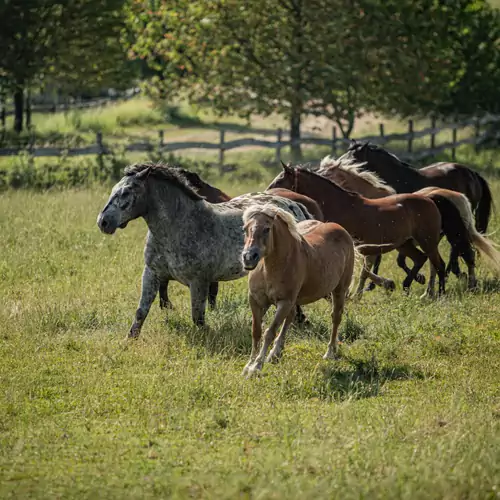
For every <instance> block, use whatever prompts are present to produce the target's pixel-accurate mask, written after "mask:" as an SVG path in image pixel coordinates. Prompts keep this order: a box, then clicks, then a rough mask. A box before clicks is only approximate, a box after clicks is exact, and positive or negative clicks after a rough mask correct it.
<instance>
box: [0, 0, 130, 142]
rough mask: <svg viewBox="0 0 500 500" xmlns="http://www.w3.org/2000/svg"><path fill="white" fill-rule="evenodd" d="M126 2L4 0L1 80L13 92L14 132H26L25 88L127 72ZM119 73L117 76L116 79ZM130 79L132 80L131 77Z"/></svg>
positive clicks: (0, 7)
mask: <svg viewBox="0 0 500 500" xmlns="http://www.w3.org/2000/svg"><path fill="white" fill-rule="evenodd" d="M124 1H125V0H102V1H101V0H59V1H57V0H56V1H54V0H25V1H23V2H19V1H16V0H4V1H3V2H1V3H0V46H2V48H3V49H4V50H3V53H2V58H0V78H2V80H3V81H4V82H5V86H6V87H7V88H8V89H9V90H10V91H11V92H12V93H13V97H14V106H15V121H14V128H15V130H16V131H17V132H21V131H22V128H23V113H24V90H25V89H26V88H27V87H29V86H41V85H43V83H44V82H46V81H47V79H50V80H52V81H57V82H58V83H59V84H61V85H62V86H64V87H66V88H69V87H72V86H74V85H75V84H77V85H79V86H80V87H82V86H85V85H87V86H92V85H99V84H102V83H105V82H106V81H107V82H109V81H110V80H113V81H114V82H119V81H120V76H122V75H123V74H127V73H126V70H127V69H128V68H127V65H126V53H125V49H123V47H122V46H121V44H120V32H121V30H122V28H123V27H124V18H123V3H124ZM117 75H118V76H117ZM127 77H128V78H129V76H127Z"/></svg>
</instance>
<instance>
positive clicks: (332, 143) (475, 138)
mask: <svg viewBox="0 0 500 500" xmlns="http://www.w3.org/2000/svg"><path fill="white" fill-rule="evenodd" d="M499 122H500V116H499V115H488V116H485V117H483V118H481V119H478V118H471V119H468V120H464V121H461V122H455V123H451V124H445V125H441V126H439V127H438V126H436V120H434V119H433V120H431V125H430V127H427V128H424V129H422V130H414V124H413V121H412V120H410V121H409V122H408V132H406V133H397V134H385V130H384V125H383V124H380V127H379V130H380V133H379V134H378V135H372V136H366V137H360V138H357V140H359V141H369V142H372V143H375V144H379V145H385V144H387V143H389V142H392V141H405V142H406V151H404V152H401V153H398V154H399V156H400V157H401V158H402V159H405V160H407V161H418V160H421V159H423V158H426V157H432V156H435V155H436V154H438V153H441V152H443V151H447V150H451V156H452V158H453V159H455V155H456V149H457V148H458V147H459V146H461V145H463V144H475V145H477V144H479V143H480V142H481V141H482V140H483V139H485V138H486V137H489V135H488V133H487V131H486V130H485V129H484V126H485V125H491V124H493V123H499ZM464 129H469V130H470V132H471V134H470V135H469V136H468V137H465V138H463V139H461V140H458V139H457V135H458V131H459V130H464ZM445 130H451V132H452V139H451V141H449V142H445V143H443V144H440V145H437V144H436V136H437V134H439V133H441V132H443V131H445ZM225 133H226V131H225V130H220V131H219V142H216V143H211V142H196V141H193V142H165V135H164V132H163V131H162V130H160V131H159V133H158V140H157V141H156V142H135V143H132V144H128V145H126V146H124V147H123V146H113V145H108V144H105V142H104V139H103V135H102V133H101V132H97V134H96V142H95V144H93V145H90V146H85V147H81V148H61V147H37V146H35V145H34V142H33V141H32V142H31V144H28V145H27V146H26V147H24V148H16V147H7V148H1V149H0V156H15V155H18V154H20V153H27V154H28V155H31V156H33V157H43V156H46V157H50V156H82V155H98V156H103V155H108V154H112V152H113V151H115V150H118V149H119V150H120V151H124V152H147V153H158V154H160V153H170V152H174V151H181V150H189V149H207V150H215V151H218V152H219V165H220V166H223V165H224V153H225V152H226V151H229V150H233V149H237V148H241V147H248V146H255V147H261V148H271V149H274V150H275V152H276V162H278V163H279V162H280V160H281V153H282V150H283V149H284V148H286V147H289V146H291V145H292V141H290V140H283V131H282V130H281V129H278V130H277V131H276V140H275V141H270V140H265V139H255V138H252V137H248V138H242V139H235V140H231V141H226V139H225ZM427 136H430V147H428V148H425V149H422V148H419V150H418V151H415V148H414V141H415V139H421V138H423V137H427ZM299 142H300V144H302V145H317V146H328V147H330V148H331V151H332V154H333V155H336V154H337V152H338V150H339V149H340V148H342V147H343V146H344V147H345V146H348V145H349V144H350V140H349V139H345V138H342V137H338V136H337V129H336V127H334V128H333V133H332V137H331V138H330V139H328V138H320V137H304V138H302V139H301V140H300V141H299Z"/></svg>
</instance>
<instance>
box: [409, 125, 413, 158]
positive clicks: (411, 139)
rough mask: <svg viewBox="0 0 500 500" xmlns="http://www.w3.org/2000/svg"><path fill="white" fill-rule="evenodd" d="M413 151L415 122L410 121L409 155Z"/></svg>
mask: <svg viewBox="0 0 500 500" xmlns="http://www.w3.org/2000/svg"><path fill="white" fill-rule="evenodd" d="M412 150H413V120H408V153H411V152H412Z"/></svg>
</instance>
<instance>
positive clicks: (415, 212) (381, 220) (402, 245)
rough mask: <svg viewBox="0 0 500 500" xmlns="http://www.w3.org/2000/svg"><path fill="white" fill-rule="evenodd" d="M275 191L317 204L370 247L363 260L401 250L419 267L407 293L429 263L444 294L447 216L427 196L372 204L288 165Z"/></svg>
mask: <svg viewBox="0 0 500 500" xmlns="http://www.w3.org/2000/svg"><path fill="white" fill-rule="evenodd" d="M275 187H284V188H286V189H292V190H293V191H296V192H297V193H301V194H304V195H306V196H309V197H310V198H313V199H315V200H316V201H317V202H318V203H319V205H320V207H321V209H322V210H323V214H324V216H325V221H328V222H336V223H338V224H340V225H341V226H343V227H344V228H345V229H346V230H347V231H348V232H349V233H350V234H351V236H352V237H353V238H354V240H356V241H357V242H358V243H362V244H364V245H362V246H361V247H360V252H361V253H362V254H363V255H365V256H366V255H379V254H381V253H387V252H389V251H391V250H395V249H398V250H399V251H400V253H402V254H403V255H405V256H407V257H410V259H412V260H413V262H414V266H413V268H412V269H411V270H410V272H409V274H408V275H407V277H406V278H405V280H404V282H403V287H404V288H405V289H406V290H408V289H409V288H410V285H411V283H412V281H413V280H414V279H415V277H416V275H417V273H418V271H419V270H420V269H421V268H422V266H423V265H424V263H425V262H426V260H427V258H429V260H430V261H431V264H432V266H434V268H435V270H436V272H437V273H438V276H439V292H440V293H444V291H445V266H444V262H443V259H442V258H441V256H440V254H439V250H438V244H439V241H440V239H441V214H440V213H439V210H438V208H437V207H436V205H435V203H434V202H433V201H432V200H430V199H429V198H427V197H426V196H422V195H417V194H397V195H392V196H387V197H385V198H381V199H376V200H370V199H368V198H364V197H363V196H360V195H359V194H357V193H353V192H349V191H346V190H345V189H342V188H341V187H340V186H338V185H337V184H335V183H334V182H331V181H329V180H328V179H325V178H324V177H322V176H320V175H317V174H315V173H314V172H310V171H307V170H303V169H297V168H292V167H289V166H287V165H283V172H282V173H281V174H279V175H278V176H277V177H276V179H274V181H273V182H272V183H271V184H270V185H269V187H268V189H271V188H275ZM414 242H416V243H418V245H420V247H421V249H422V251H423V252H422V251H420V250H419V249H418V248H417V247H416V246H415V243H414ZM380 245H382V246H380ZM370 247H372V248H370ZM365 268H366V266H365ZM363 278H364V279H365V280H366V273H362V279H361V280H360V285H359V287H358V293H361V291H362V288H363V285H364V281H363ZM430 283H431V282H430V281H429V285H430ZM433 292H434V290H433V289H432V287H430V286H428V288H427V292H426V293H427V294H428V295H430V296H432V295H433Z"/></svg>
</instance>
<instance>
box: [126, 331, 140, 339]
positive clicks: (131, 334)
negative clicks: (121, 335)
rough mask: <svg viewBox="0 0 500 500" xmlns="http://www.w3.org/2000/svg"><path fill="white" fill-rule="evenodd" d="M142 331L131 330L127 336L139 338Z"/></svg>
mask: <svg viewBox="0 0 500 500" xmlns="http://www.w3.org/2000/svg"><path fill="white" fill-rule="evenodd" d="M140 333H141V332H139V331H137V330H130V332H129V334H128V335H127V338H128V339H132V340H137V339H138V338H139V334H140Z"/></svg>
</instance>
